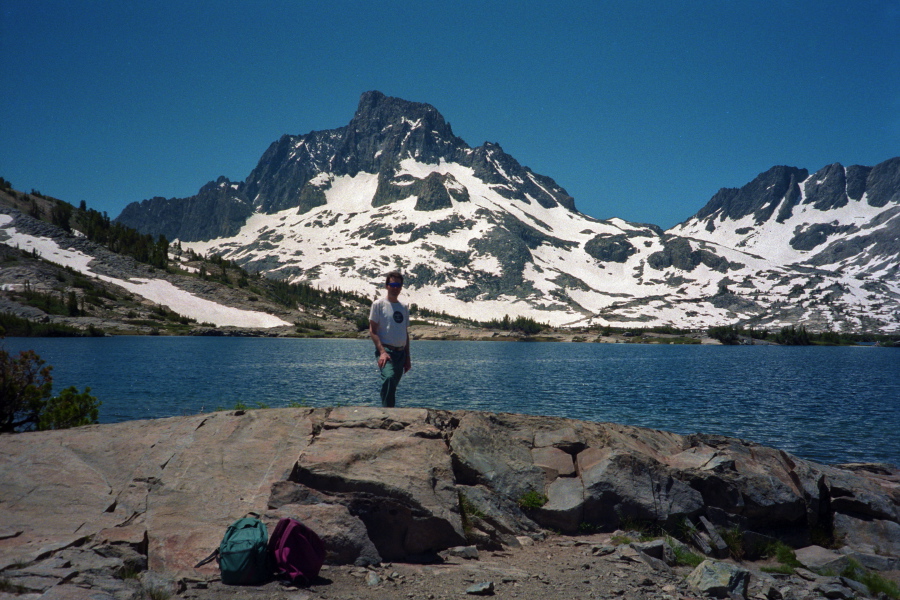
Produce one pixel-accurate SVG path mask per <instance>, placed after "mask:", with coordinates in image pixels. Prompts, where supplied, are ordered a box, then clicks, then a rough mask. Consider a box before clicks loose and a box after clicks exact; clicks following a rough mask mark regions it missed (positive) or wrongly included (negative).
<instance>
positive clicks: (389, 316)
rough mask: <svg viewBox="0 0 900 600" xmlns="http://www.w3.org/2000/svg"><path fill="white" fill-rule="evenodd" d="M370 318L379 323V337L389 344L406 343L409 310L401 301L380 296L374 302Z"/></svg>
mask: <svg viewBox="0 0 900 600" xmlns="http://www.w3.org/2000/svg"><path fill="white" fill-rule="evenodd" d="M369 320H370V321H375V322H376V323H378V337H379V338H381V343H382V344H387V345H388V346H405V345H406V326H407V325H409V310H408V309H407V308H406V306H404V305H403V304H402V303H400V302H393V303H391V302H390V301H388V299H387V298H379V299H378V300H376V301H375V302H373V303H372V308H371V310H369Z"/></svg>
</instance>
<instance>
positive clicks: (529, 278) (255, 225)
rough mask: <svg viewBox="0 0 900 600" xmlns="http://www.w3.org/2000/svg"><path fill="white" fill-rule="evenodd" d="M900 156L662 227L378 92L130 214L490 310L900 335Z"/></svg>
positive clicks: (248, 252) (462, 310)
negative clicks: (341, 117)
mask: <svg viewBox="0 0 900 600" xmlns="http://www.w3.org/2000/svg"><path fill="white" fill-rule="evenodd" d="M898 213H900V158H898V159H892V160H890V161H886V162H885V163H882V164H880V165H877V166H875V167H871V168H870V167H849V168H846V169H845V168H844V167H842V166H840V165H831V166H830V167H826V168H825V169H822V170H821V171H819V172H818V173H816V174H814V175H812V176H810V175H809V173H808V172H807V171H806V170H804V169H796V168H792V167H775V168H773V169H771V170H770V171H768V172H766V173H763V174H761V175H760V176H759V177H758V178H757V179H755V180H754V181H753V182H750V183H749V184H747V185H746V186H744V187H743V188H740V189H723V190H720V191H719V192H718V193H717V194H716V195H715V196H714V197H713V198H712V199H711V200H710V201H709V203H708V204H707V205H706V207H704V208H703V209H701V210H700V211H699V212H698V213H697V215H696V216H695V217H693V218H692V219H690V220H688V221H687V222H685V223H682V224H680V225H678V226H677V227H675V228H673V229H672V230H670V231H667V232H663V231H662V230H660V229H659V228H658V227H655V226H652V225H639V224H634V223H628V222H626V221H622V220H620V219H610V220H607V221H598V220H596V219H593V218H591V217H588V216H586V215H583V214H581V213H579V212H578V211H577V210H576V208H575V204H574V200H573V199H572V197H571V196H569V195H568V194H567V193H566V191H565V190H564V189H563V188H562V187H560V186H559V185H558V184H557V183H556V182H554V181H553V180H552V179H551V178H549V177H546V176H543V175H538V174H536V173H534V172H532V171H531V170H530V169H528V168H527V167H524V166H522V165H520V164H519V163H518V162H517V161H516V160H515V159H514V158H513V157H511V156H509V155H508V154H506V153H505V152H504V151H503V149H502V148H501V147H500V146H499V145H497V144H492V143H485V144H484V145H482V146H479V147H477V148H471V147H469V146H468V145H467V144H466V143H465V142H464V141H463V140H461V139H460V138H458V137H456V136H455V135H454V134H453V132H452V130H451V128H450V125H449V123H447V122H446V121H445V120H444V118H443V117H442V116H441V115H440V113H438V111H437V110H436V109H435V108H434V107H432V106H430V105H428V104H422V103H415V102H408V101H406V100H401V99H398V98H390V97H387V96H385V95H383V94H381V93H379V92H367V93H365V94H363V95H362V97H361V99H360V103H359V108H358V109H357V111H356V114H355V115H354V117H353V119H352V120H351V121H350V123H349V124H348V125H347V126H345V127H341V128H339V129H333V130H327V131H313V132H310V133H308V134H306V135H301V136H290V135H285V136H283V137H282V138H281V139H279V140H278V141H276V142H274V143H273V144H272V145H271V146H270V147H269V149H268V150H266V152H265V153H264V154H263V156H262V158H261V159H260V162H259V164H258V165H257V166H256V168H255V169H254V170H253V171H252V172H251V173H250V175H249V176H248V177H247V179H246V180H245V181H243V182H231V181H229V180H228V179H226V178H220V179H219V180H217V181H215V182H211V183H209V184H207V185H206V186H204V187H203V188H202V189H201V190H200V193H198V194H197V195H196V196H193V197H191V198H183V199H169V200H166V199H161V198H154V199H151V200H145V201H143V202H141V203H134V204H131V205H129V206H128V207H126V209H125V210H124V211H123V212H122V214H121V215H120V216H119V218H118V221H120V222H122V223H124V224H126V225H129V226H131V227H134V228H136V229H138V230H140V231H142V232H149V233H153V234H163V235H166V236H167V237H168V238H169V239H179V240H181V242H182V243H183V245H185V246H189V247H191V248H193V249H194V250H196V251H198V252H201V253H216V254H220V255H222V256H224V257H225V258H228V259H230V260H234V261H236V262H238V263H240V264H242V265H243V266H244V267H245V268H247V269H248V270H250V271H261V272H263V273H264V274H267V275H270V276H277V277H285V278H288V279H291V280H297V281H300V280H302V281H308V282H312V283H315V284H316V285H319V286H322V287H339V288H342V289H346V290H353V291H357V292H361V293H365V294H369V293H373V292H375V290H376V288H377V287H378V286H380V280H381V276H382V274H383V273H385V272H386V271H388V270H391V269H394V268H399V269H401V270H402V271H403V272H404V273H405V274H406V277H407V280H406V281H407V286H406V291H405V294H404V295H405V298H406V299H407V300H408V301H410V302H413V303H416V304H418V305H420V306H422V307H426V308H429V309H432V310H443V311H446V312H448V313H451V314H458V315H462V316H467V317H471V318H476V319H480V320H487V319H490V318H498V317H502V316H503V315H506V314H509V315H524V316H530V317H532V318H535V319H537V320H539V321H542V322H549V323H551V324H556V325H564V324H598V323H599V324H604V323H611V324H616V325H627V326H652V325H662V324H671V325H676V326H679V327H705V326H709V325H713V324H725V323H734V322H741V323H744V324H752V325H756V326H760V327H778V326H782V325H786V324H805V325H806V326H807V327H809V328H811V329H835V328H844V329H849V330H859V329H879V330H885V331H890V330H895V329H897V328H898V327H900V277H898V272H897V256H898V241H897V240H898V237H900V236H898V231H897V228H898V222H900V221H898V218H897V215H898Z"/></svg>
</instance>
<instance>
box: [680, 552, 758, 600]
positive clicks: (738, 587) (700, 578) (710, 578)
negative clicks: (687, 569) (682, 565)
mask: <svg viewBox="0 0 900 600" xmlns="http://www.w3.org/2000/svg"><path fill="white" fill-rule="evenodd" d="M687 582H688V584H689V585H690V586H691V587H693V588H695V589H696V590H697V591H699V592H701V593H703V594H707V595H709V596H713V597H715V598H730V597H733V596H739V597H742V598H746V597H747V586H748V584H749V583H750V571H748V570H746V569H742V568H741V567H738V566H735V565H732V564H729V563H723V562H718V561H713V560H704V561H703V562H702V563H700V564H699V565H698V566H697V568H696V569H694V570H693V571H692V572H691V574H690V575H688V578H687Z"/></svg>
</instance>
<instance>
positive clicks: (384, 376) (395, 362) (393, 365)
mask: <svg viewBox="0 0 900 600" xmlns="http://www.w3.org/2000/svg"><path fill="white" fill-rule="evenodd" d="M385 350H386V351H387V353H388V356H390V357H391V360H389V361H387V362H386V363H384V366H383V367H381V406H384V407H385V408H393V407H394V403H395V401H396V397H395V394H396V393H397V384H398V383H400V378H401V377H403V367H404V365H405V364H406V348H404V349H403V350H393V349H391V348H387V347H386V348H385ZM375 359H376V360H378V350H376V351H375Z"/></svg>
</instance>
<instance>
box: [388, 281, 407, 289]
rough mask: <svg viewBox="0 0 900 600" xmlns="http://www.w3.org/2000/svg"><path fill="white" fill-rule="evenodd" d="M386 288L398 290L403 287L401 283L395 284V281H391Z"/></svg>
mask: <svg viewBox="0 0 900 600" xmlns="http://www.w3.org/2000/svg"><path fill="white" fill-rule="evenodd" d="M388 287H392V288H398V287H403V284H402V283H397V282H396V281H392V282H390V283H389V284H388Z"/></svg>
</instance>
